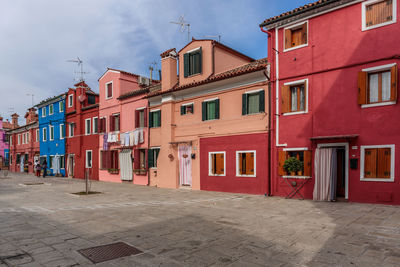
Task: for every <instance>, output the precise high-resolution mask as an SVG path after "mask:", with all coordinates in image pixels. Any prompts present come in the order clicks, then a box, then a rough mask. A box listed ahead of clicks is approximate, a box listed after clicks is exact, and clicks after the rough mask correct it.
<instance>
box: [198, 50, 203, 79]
mask: <svg viewBox="0 0 400 267" xmlns="http://www.w3.org/2000/svg"><path fill="white" fill-rule="evenodd" d="M202 61H203V51H202V49H201V47H200V49H199V56H198V64H199V65H198V68H199V73H202V72H203V70H202V65H203V62H202Z"/></svg>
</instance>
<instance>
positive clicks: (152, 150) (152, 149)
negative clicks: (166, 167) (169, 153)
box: [147, 146, 161, 170]
mask: <svg viewBox="0 0 400 267" xmlns="http://www.w3.org/2000/svg"><path fill="white" fill-rule="evenodd" d="M155 149H160V152H161V147H160V146H153V147H150V148H149V150H151V152H152V153H153V164H154V161H155V162H156V165H157V159H156V158H155V157H154V150H155ZM147 153H149V152H147ZM150 169H155V170H156V169H157V166H156V167H150Z"/></svg>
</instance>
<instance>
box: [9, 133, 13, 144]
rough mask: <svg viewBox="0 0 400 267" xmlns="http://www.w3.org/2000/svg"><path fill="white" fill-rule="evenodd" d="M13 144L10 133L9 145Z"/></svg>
mask: <svg viewBox="0 0 400 267" xmlns="http://www.w3.org/2000/svg"><path fill="white" fill-rule="evenodd" d="M12 145H13V139H12V135H10V146H12Z"/></svg>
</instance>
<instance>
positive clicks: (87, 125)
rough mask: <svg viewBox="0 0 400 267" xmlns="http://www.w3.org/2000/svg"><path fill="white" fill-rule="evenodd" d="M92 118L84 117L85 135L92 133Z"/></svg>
mask: <svg viewBox="0 0 400 267" xmlns="http://www.w3.org/2000/svg"><path fill="white" fill-rule="evenodd" d="M91 126H92V120H91V119H86V120H85V135H89V134H91V133H92V128H91Z"/></svg>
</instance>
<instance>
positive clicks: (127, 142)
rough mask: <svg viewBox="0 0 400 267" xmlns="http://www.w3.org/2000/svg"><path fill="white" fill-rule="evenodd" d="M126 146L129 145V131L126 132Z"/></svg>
mask: <svg viewBox="0 0 400 267" xmlns="http://www.w3.org/2000/svg"><path fill="white" fill-rule="evenodd" d="M125 146H129V133H125Z"/></svg>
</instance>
